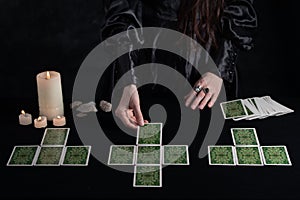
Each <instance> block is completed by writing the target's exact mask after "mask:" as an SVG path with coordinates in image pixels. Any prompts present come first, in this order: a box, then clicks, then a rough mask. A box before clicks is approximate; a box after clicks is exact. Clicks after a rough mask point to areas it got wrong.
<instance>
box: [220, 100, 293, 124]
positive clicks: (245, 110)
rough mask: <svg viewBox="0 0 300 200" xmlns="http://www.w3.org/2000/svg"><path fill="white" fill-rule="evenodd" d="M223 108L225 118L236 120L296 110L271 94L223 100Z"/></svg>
mask: <svg viewBox="0 0 300 200" xmlns="http://www.w3.org/2000/svg"><path fill="white" fill-rule="evenodd" d="M221 109H222V112H223V116H224V118H225V119H233V120H234V121H239V120H243V119H246V120H253V119H264V118H267V117H270V116H281V115H284V114H288V113H292V112H294V110H292V109H290V108H288V107H286V106H284V105H282V104H280V103H278V102H277V101H275V100H273V99H272V98H271V97H270V96H263V97H253V98H247V99H237V100H233V101H228V102H223V103H221Z"/></svg>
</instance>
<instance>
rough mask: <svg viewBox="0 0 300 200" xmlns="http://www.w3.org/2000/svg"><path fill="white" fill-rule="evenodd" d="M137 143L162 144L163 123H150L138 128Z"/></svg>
mask: <svg viewBox="0 0 300 200" xmlns="http://www.w3.org/2000/svg"><path fill="white" fill-rule="evenodd" d="M136 143H137V145H161V143H162V123H148V124H145V125H144V126H138V128H137V142H136Z"/></svg>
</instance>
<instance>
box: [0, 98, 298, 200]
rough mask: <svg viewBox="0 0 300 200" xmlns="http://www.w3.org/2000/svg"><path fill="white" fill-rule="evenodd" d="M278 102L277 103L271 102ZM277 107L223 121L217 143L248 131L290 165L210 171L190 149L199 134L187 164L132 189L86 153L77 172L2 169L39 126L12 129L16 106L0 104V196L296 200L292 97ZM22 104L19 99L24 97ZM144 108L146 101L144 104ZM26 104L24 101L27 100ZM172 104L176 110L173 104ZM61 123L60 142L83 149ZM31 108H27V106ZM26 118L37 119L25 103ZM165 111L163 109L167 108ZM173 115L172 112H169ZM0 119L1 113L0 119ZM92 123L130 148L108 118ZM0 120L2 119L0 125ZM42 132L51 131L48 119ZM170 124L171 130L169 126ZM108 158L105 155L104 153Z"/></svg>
mask: <svg viewBox="0 0 300 200" xmlns="http://www.w3.org/2000/svg"><path fill="white" fill-rule="evenodd" d="M277 100H278V99H277ZM279 100H280V102H281V103H283V104H285V105H286V106H288V107H290V108H293V109H294V110H295V112H294V113H291V114H288V115H284V116H280V117H269V118H266V119H263V120H258V119H257V120H253V121H245V120H244V121H239V122H234V121H231V120H227V121H226V122H225V125H224V127H223V131H222V134H221V136H220V138H219V140H218V141H217V145H233V142H232V138H231V135H230V128H233V127H236V128H238V127H246V128H256V131H257V134H258V138H259V141H260V144H261V145H270V146H271V145H286V146H287V149H288V152H289V155H290V158H291V162H292V164H293V165H292V166H288V167H282V166H262V167H249V166H234V167H229V166H227V167H222V166H210V165H209V163H208V157H207V156H206V157H204V158H202V159H199V157H198V152H199V148H200V146H201V143H202V139H203V137H204V135H201V134H200V133H198V135H197V136H196V138H195V140H194V142H193V143H192V145H190V147H189V153H190V165H188V166H167V167H163V169H162V181H163V184H162V187H161V188H135V187H133V174H132V173H126V172H122V171H118V170H115V169H112V168H110V167H109V166H107V165H106V164H104V163H101V162H100V161H98V160H97V159H96V158H95V157H93V155H91V157H90V160H89V164H88V166H85V167H62V166H60V167H38V166H32V167H11V166H10V167H8V166H6V163H7V161H8V159H9V156H10V154H11V152H12V150H13V147H14V146H15V145H35V144H40V142H41V139H42V136H43V133H44V129H36V128H34V127H33V125H29V126H21V125H19V124H18V111H19V110H17V109H16V107H17V102H19V100H18V101H13V100H11V101H10V102H7V105H6V106H7V107H6V109H5V110H6V112H5V113H3V115H2V117H1V120H4V121H5V125H4V128H2V131H1V134H2V135H1V137H2V139H1V181H2V183H3V185H2V189H1V196H2V197H7V198H25V197H28V198H51V199H52V198H84V199H86V198H93V199H94V198H95V199H106V198H111V199H135V198H143V199H148V198H152V199H160V198H169V199H185V198H197V199H202V198H203V199H219V198H220V199H245V198H249V199H269V198H270V199H288V198H295V199H296V198H297V197H299V193H298V190H297V189H298V185H297V184H295V183H297V180H299V171H300V169H299V162H300V160H299V159H300V156H299V154H298V149H297V148H298V142H299V135H298V133H297V122H298V121H299V117H300V116H299V113H298V112H297V111H298V110H299V109H300V108H299V103H298V102H299V99H297V98H284V99H281V98H279ZM23 102H26V101H25V100H24V101H23ZM144 102H145V103H144V104H143V105H144V108H147V105H148V106H150V105H151V104H152V101H151V100H148V101H147V100H145V101H144ZM156 102H157V103H160V104H161V105H163V106H164V105H169V106H170V104H171V105H172V101H171V102H170V101H169V100H166V99H160V100H157V101H156ZM28 105H30V102H28ZM174 106H176V105H175V104H174ZM65 107H66V109H65V110H66V111H65V115H66V118H67V125H66V126H65V127H69V128H70V134H69V138H68V142H67V145H83V143H82V141H81V140H80V137H79V135H78V133H77V131H76V128H75V126H74V122H73V116H72V110H71V109H70V108H69V107H68V105H66V106H65ZM30 109H31V108H30ZM31 110H32V112H33V113H32V114H33V115H37V114H38V111H37V109H36V106H34V105H32V109H31ZM166 110H167V111H168V118H167V121H166V126H165V127H164V129H163V136H164V138H165V139H163V144H167V143H168V142H169V140H170V139H172V137H173V136H174V132H175V134H176V126H175V125H172V122H174V121H176V120H177V119H176V118H177V115H176V113H175V112H176V110H177V109H168V108H167V109H166ZM169 110H171V111H169ZM172 110H173V112H172ZM4 115H5V116H4ZM97 115H98V119H99V123H100V124H101V126H102V127H103V130H104V131H105V132H106V134H108V137H109V138H110V139H111V140H112V141H113V142H114V143H115V144H124V143H126V142H128V144H130V143H132V144H134V142H135V139H134V138H132V137H129V136H128V135H126V134H124V133H123V132H122V131H121V130H120V129H119V128H118V126H117V125H116V124H115V122H114V120H113V118H112V114H111V113H104V112H103V111H101V110H99V111H98V113H97ZM2 122H3V121H2ZM48 127H53V125H52V124H51V122H49V123H48ZM174 127H175V128H174ZM92 148H93V147H92ZM107 156H108V155H107Z"/></svg>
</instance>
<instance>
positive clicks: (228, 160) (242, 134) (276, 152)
mask: <svg viewBox="0 0 300 200" xmlns="http://www.w3.org/2000/svg"><path fill="white" fill-rule="evenodd" d="M231 135H232V139H233V143H234V146H230V145H224V146H208V158H209V164H210V165H224V166H235V165H240V166H263V165H278V166H291V165H292V163H291V160H290V157H289V154H288V151H287V148H286V146H284V145H281V146H260V143H259V140H258V137H257V133H256V129H255V128H232V129H231Z"/></svg>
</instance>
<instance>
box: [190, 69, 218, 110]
mask: <svg viewBox="0 0 300 200" xmlns="http://www.w3.org/2000/svg"><path fill="white" fill-rule="evenodd" d="M222 84H223V80H222V78H220V77H219V76H217V75H215V74H213V73H210V72H208V73H205V74H204V75H203V76H202V77H201V78H200V79H199V80H198V81H197V82H196V84H195V87H197V86H198V87H201V88H202V90H201V92H199V93H197V92H195V90H194V89H193V90H192V91H191V92H190V93H189V94H188V95H186V96H185V97H184V99H185V106H186V107H189V106H190V107H191V108H192V109H193V110H195V109H196V108H199V109H201V110H202V109H204V107H205V106H206V105H207V104H208V107H209V108H211V107H213V105H214V103H215V102H216V100H217V98H218V96H219V94H220V91H221V88H222ZM205 88H208V92H207V93H205V92H204V90H205Z"/></svg>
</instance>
